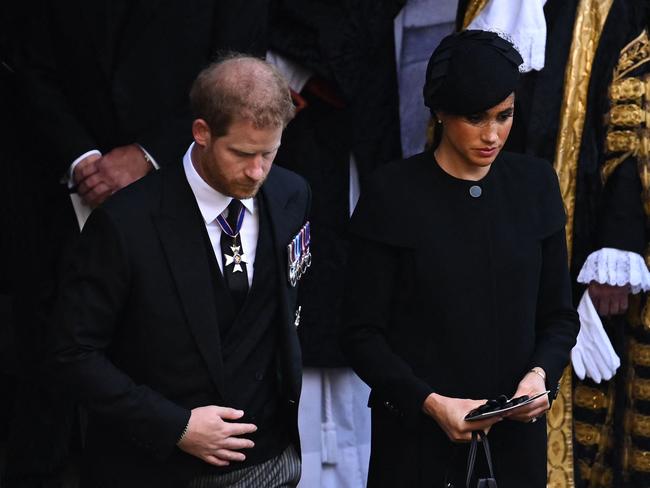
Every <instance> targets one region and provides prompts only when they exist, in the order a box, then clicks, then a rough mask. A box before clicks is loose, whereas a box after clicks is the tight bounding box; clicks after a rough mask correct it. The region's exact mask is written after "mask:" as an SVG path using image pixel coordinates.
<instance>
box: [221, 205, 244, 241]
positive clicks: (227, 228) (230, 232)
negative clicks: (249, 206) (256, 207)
mask: <svg viewBox="0 0 650 488" xmlns="http://www.w3.org/2000/svg"><path fill="white" fill-rule="evenodd" d="M245 211H246V208H245V207H243V206H242V208H241V210H239V216H238V217H237V228H236V229H234V230H233V229H232V228H231V227H230V224H229V223H228V221H227V220H226V219H224V218H223V215H219V216H218V217H217V223H218V224H219V227H221V230H222V231H223V232H225V233H226V234H227V235H229V236H230V237H232V238H235V237H237V236H238V235H239V231H240V230H241V226H242V224H243V223H244V214H245Z"/></svg>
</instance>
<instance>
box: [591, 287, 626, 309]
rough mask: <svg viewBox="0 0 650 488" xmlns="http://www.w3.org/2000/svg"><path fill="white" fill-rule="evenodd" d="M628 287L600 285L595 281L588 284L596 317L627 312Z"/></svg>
mask: <svg viewBox="0 0 650 488" xmlns="http://www.w3.org/2000/svg"><path fill="white" fill-rule="evenodd" d="M629 294H630V285H624V286H613V285H601V284H600V283H597V282H595V281H592V282H591V283H589V297H590V298H591V301H592V302H593V304H594V307H596V310H597V311H598V315H601V316H603V317H609V316H611V315H619V314H623V313H625V312H627V305H628V295H629Z"/></svg>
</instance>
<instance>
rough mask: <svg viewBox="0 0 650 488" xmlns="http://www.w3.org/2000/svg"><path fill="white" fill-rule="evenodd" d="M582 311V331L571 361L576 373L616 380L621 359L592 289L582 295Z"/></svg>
mask: <svg viewBox="0 0 650 488" xmlns="http://www.w3.org/2000/svg"><path fill="white" fill-rule="evenodd" d="M578 314H579V315H580V332H579V333H578V338H577V341H576V345H575V346H574V348H573V349H572V350H571V363H572V364H573V370H574V371H575V373H576V376H577V377H578V378H580V379H581V380H584V379H585V376H588V377H589V378H591V379H592V380H594V381H595V382H596V383H600V382H601V381H602V380H606V381H607V380H610V379H612V377H613V376H614V374H615V373H616V370H617V369H618V368H619V367H620V365H621V360H620V358H619V357H618V355H617V354H616V352H615V351H614V348H613V347H612V343H611V342H610V340H609V337H607V333H606V332H605V329H604V328H603V323H602V321H601V320H600V317H599V316H598V312H596V309H595V308H594V304H593V303H592V302H591V298H590V297H589V292H588V291H585V292H584V294H583V295H582V299H581V300H580V304H579V305H578Z"/></svg>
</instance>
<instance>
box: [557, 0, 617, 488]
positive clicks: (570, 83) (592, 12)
mask: <svg viewBox="0 0 650 488" xmlns="http://www.w3.org/2000/svg"><path fill="white" fill-rule="evenodd" d="M612 3H613V0H580V1H579V3H578V5H577V8H576V17H575V22H574V24H573V34H572V39H571V47H570V49H569V59H568V60H567V63H566V69H565V72H564V91H563V95H562V107H561V110H560V123H559V127H558V137H557V147H556V150H555V158H554V163H553V165H554V167H555V171H556V172H557V175H558V179H559V182H560V191H561V194H562V200H563V202H564V207H565V209H566V213H567V225H566V238H567V248H568V249H569V256H568V258H569V262H570V261H571V249H572V248H573V216H574V210H575V196H576V179H577V172H578V156H579V152H580V142H581V140H582V132H583V129H584V121H585V114H586V107H587V96H588V92H589V81H590V79H591V69H592V64H593V60H594V56H595V54H596V48H597V47H598V42H599V40H600V35H601V33H602V31H603V26H604V25H605V21H606V20H607V17H608V15H609V11H610V9H611V7H612ZM571 378H572V372H571V367H570V366H568V367H567V368H566V370H565V372H564V376H563V378H562V382H561V387H560V393H559V396H558V399H560V398H561V399H562V400H563V401H562V402H561V403H560V404H558V403H559V402H558V401H557V400H556V401H555V402H554V404H553V408H552V409H551V411H550V412H549V414H548V415H547V428H548V434H549V440H550V439H551V437H554V438H557V439H560V438H564V439H565V440H566V444H565V445H564V446H562V448H560V447H558V446H556V445H554V444H552V443H550V442H549V447H548V457H547V471H548V482H547V486H549V487H550V486H552V487H553V488H574V487H575V481H574V477H575V476H574V470H573V436H572V433H571V430H572V429H571V427H572V425H571V424H572V422H573V401H572V400H573V388H572V384H571ZM555 451H557V452H558V454H556V452H555ZM559 453H561V455H559Z"/></svg>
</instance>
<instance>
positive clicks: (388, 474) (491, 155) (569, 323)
mask: <svg viewBox="0 0 650 488" xmlns="http://www.w3.org/2000/svg"><path fill="white" fill-rule="evenodd" d="M520 63H521V57H520V56H519V54H518V53H517V51H516V50H515V49H514V48H513V46H512V45H511V44H510V43H509V42H507V41H505V40H503V39H501V38H500V37H498V36H497V35H496V34H493V33H488V32H482V31H465V32H462V33H460V34H453V35H451V36H449V37H447V38H446V39H444V40H443V42H442V43H441V44H440V46H439V47H438V48H437V49H436V51H435V52H434V53H433V55H432V57H431V60H430V62H429V66H428V68H427V80H426V85H425V87H424V97H425V103H426V105H427V106H428V107H429V108H430V109H431V110H432V113H433V115H434V116H435V117H436V118H437V119H438V121H439V124H441V128H442V136H441V140H440V143H439V145H438V146H437V147H436V149H435V150H434V151H427V152H424V153H422V154H419V155H416V156H414V157H412V158H409V159H406V160H403V161H398V162H396V163H392V164H389V165H387V166H385V167H383V168H381V169H380V170H379V171H377V172H376V173H375V174H374V175H373V176H372V177H371V178H370V179H369V180H368V182H367V184H366V186H365V188H364V191H365V192H364V194H362V196H361V200H360V202H359V205H358V207H357V210H356V212H355V215H354V216H353V221H352V233H353V244H352V250H351V253H350V261H349V265H348V266H349V279H348V287H347V293H346V295H347V298H346V305H345V318H346V329H345V332H344V337H343V345H344V350H345V352H346V354H347V356H348V357H349V359H350V361H351V363H352V365H353V367H354V369H355V370H356V372H357V373H358V374H359V376H360V377H361V378H362V379H363V380H364V381H365V382H366V383H368V385H370V387H371V388H372V393H371V396H370V401H369V405H370V407H371V408H372V429H373V430H372V450H371V460H370V473H369V480H368V486H369V487H383V486H386V487H402V486H403V487H409V488H411V487H442V486H456V487H460V486H464V484H465V470H466V462H467V451H468V444H467V443H466V441H468V440H469V439H470V438H471V432H472V431H473V430H483V431H485V432H489V439H490V445H491V448H492V457H493V461H494V469H495V477H496V479H497V481H498V483H499V487H500V488H515V487H516V488H521V487H524V486H525V487H540V488H541V487H545V486H546V422H545V412H546V411H547V410H548V408H549V407H550V401H551V398H552V396H553V394H554V393H555V391H556V387H557V384H558V382H559V379H560V376H561V374H562V371H563V369H564V367H565V366H566V365H567V363H568V360H569V352H570V350H571V348H572V347H573V345H574V343H575V337H576V335H577V332H578V317H577V314H576V313H575V310H574V308H573V305H572V302H571V292H570V282H569V275H568V269H567V251H566V241H565V235H564V225H565V214H564V208H563V205H562V200H561V196H560V192H559V187H558V182H557V178H556V176H555V173H554V171H553V168H552V167H551V165H550V164H548V163H547V162H545V161H542V160H538V159H534V158H530V157H526V156H522V155H515V154H509V153H504V152H501V148H502V146H503V144H504V143H505V140H506V139H507V137H508V134H509V131H510V127H511V126H512V117H513V111H514V94H513V91H514V88H515V85H516V83H517V79H518V75H519V72H518V66H519V64H520ZM545 390H551V395H550V396H542V397H541V398H539V399H537V400H536V401H534V402H533V403H530V404H529V405H526V406H524V407H521V408H520V409H517V410H515V411H513V412H512V413H510V414H509V415H508V414H506V415H504V416H501V417H493V418H490V419H485V420H482V421H475V422H468V421H465V420H464V417H465V415H466V414H467V413H468V412H469V411H470V410H472V409H474V408H476V407H478V406H479V405H482V404H483V403H485V401H486V400H487V399H492V398H496V397H498V396H499V395H507V396H508V397H511V396H521V395H532V394H534V393H538V392H543V391H545ZM537 420H539V421H537ZM479 458H482V456H479ZM477 472H478V473H479V475H480V476H481V477H485V476H487V468H486V467H485V466H484V465H482V464H481V463H480V462H479V464H478V465H477ZM472 483H473V485H472V486H475V483H476V482H475V481H473V482H472Z"/></svg>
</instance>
